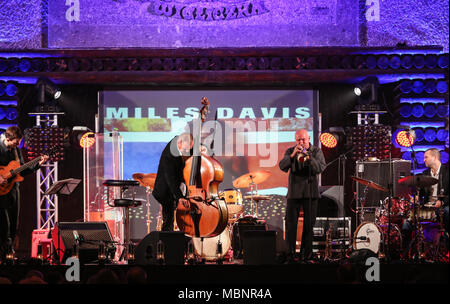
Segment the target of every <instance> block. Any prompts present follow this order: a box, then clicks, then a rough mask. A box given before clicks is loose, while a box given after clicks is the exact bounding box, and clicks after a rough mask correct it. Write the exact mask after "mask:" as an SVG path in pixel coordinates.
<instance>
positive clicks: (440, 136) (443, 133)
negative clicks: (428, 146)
mask: <svg viewBox="0 0 450 304" xmlns="http://www.w3.org/2000/svg"><path fill="white" fill-rule="evenodd" d="M436 139H437V140H439V141H446V140H447V139H448V130H445V129H443V128H442V129H439V130H438V131H437V132H436Z"/></svg>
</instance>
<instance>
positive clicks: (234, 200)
mask: <svg viewBox="0 0 450 304" xmlns="http://www.w3.org/2000/svg"><path fill="white" fill-rule="evenodd" d="M219 198H221V199H223V200H224V201H225V203H226V204H227V208H228V218H229V219H230V220H234V219H237V218H238V217H239V215H240V214H242V213H243V212H244V205H243V204H242V193H241V191H239V190H237V189H225V190H224V191H223V192H221V193H220V194H219Z"/></svg>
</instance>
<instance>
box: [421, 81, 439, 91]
mask: <svg viewBox="0 0 450 304" xmlns="http://www.w3.org/2000/svg"><path fill="white" fill-rule="evenodd" d="M423 89H424V90H425V92H427V93H428V94H431V93H433V92H434V91H436V82H435V81H434V79H427V80H425V82H424V83H423Z"/></svg>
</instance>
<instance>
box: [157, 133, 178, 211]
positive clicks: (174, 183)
mask: <svg viewBox="0 0 450 304" xmlns="http://www.w3.org/2000/svg"><path fill="white" fill-rule="evenodd" d="M177 140H178V136H175V137H174V138H173V139H172V140H171V141H170V142H169V143H168V144H167V146H166V147H165V148H164V150H163V152H162V153H161V158H160V160H159V165H158V172H157V175H156V180H155V186H154V189H153V191H152V194H153V196H154V197H155V199H156V200H157V201H158V202H159V203H160V204H175V205H174V206H176V202H178V200H179V199H180V198H182V197H183V193H182V192H181V190H180V185H181V183H182V182H184V179H183V169H184V161H183V159H182V157H181V154H180V153H179V151H178V149H177V148H176V143H177ZM172 143H173V144H174V147H175V149H173V150H176V151H174V152H175V153H172V152H171V149H170V147H171V145H172Z"/></svg>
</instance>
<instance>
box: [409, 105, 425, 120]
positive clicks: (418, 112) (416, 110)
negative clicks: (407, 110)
mask: <svg viewBox="0 0 450 304" xmlns="http://www.w3.org/2000/svg"><path fill="white" fill-rule="evenodd" d="M411 113H412V115H413V116H414V117H416V118H419V117H422V116H423V106H422V105H421V104H415V105H414V106H413V107H412V112H411Z"/></svg>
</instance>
